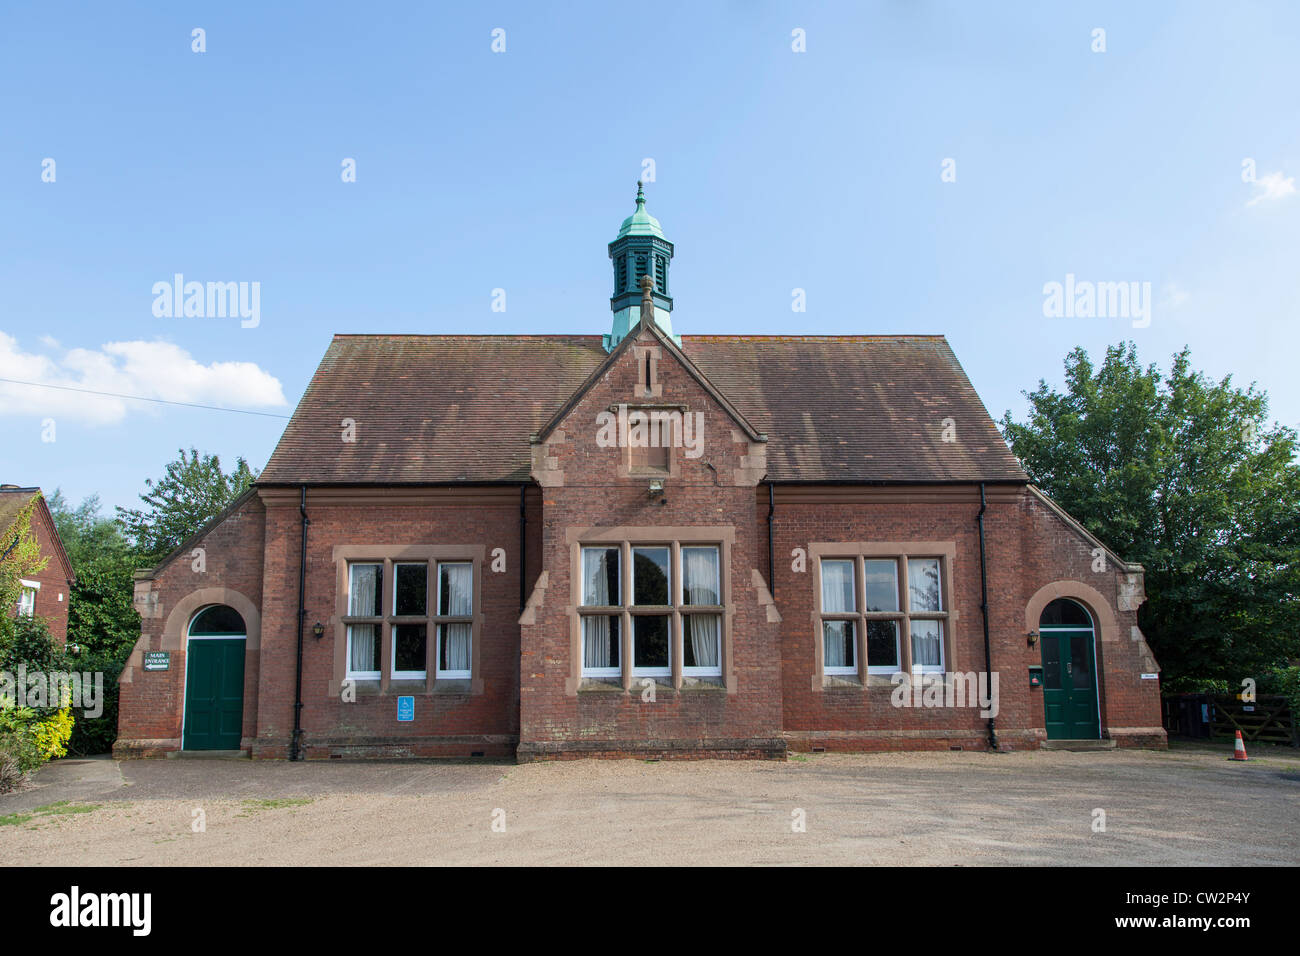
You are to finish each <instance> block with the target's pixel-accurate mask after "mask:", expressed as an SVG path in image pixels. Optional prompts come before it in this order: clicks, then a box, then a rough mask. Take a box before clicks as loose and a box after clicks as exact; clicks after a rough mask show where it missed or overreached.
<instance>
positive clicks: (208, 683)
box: [181, 637, 244, 750]
mask: <svg viewBox="0 0 1300 956" xmlns="http://www.w3.org/2000/svg"><path fill="white" fill-rule="evenodd" d="M243 723H244V639H243V638H242V637H239V638H204V639H202V640H191V641H190V642H189V647H188V650H187V652H186V655H185V735H184V740H183V742H182V744H181V748H182V749H183V750H238V749H239V738H240V732H241V730H242V728H243Z"/></svg>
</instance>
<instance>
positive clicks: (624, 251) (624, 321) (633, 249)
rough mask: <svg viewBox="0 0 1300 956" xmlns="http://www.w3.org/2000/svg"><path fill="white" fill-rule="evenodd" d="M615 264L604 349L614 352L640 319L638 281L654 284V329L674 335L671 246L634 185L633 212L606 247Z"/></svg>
mask: <svg viewBox="0 0 1300 956" xmlns="http://www.w3.org/2000/svg"><path fill="white" fill-rule="evenodd" d="M609 257H610V259H611V260H613V263H614V294H613V295H612V296H610V300H609V307H610V310H611V311H612V312H613V313H614V317H613V324H612V325H611V327H610V332H609V334H608V335H606V336H605V337H604V343H605V348H607V349H611V350H612V349H613V348H614V347H615V346H616V345H618V343H619V342H620V341H622V340H623V339H624V338H625V337H626V336H627V333H628V332H629V331H631V329H632V327H633V326H634V325H636V323H637V322H638V321H639V320H640V318H641V308H640V306H641V279H642V277H643V276H650V277H651V279H652V280H653V287H652V290H651V298H652V299H653V301H654V322H655V325H657V326H659V328H660V329H661V330H662V331H663V332H665V333H667V334H668V335H670V336H672V337H673V338H674V339H677V336H675V335H673V327H672V311H673V300H672V298H671V297H670V296H669V295H668V271H669V264H670V263H671V261H672V258H673V244H672V243H671V242H669V241H668V240H667V239H666V238H665V237H664V233H663V230H662V229H661V228H660V227H659V220H658V219H656V218H655V217H654V216H652V215H650V214H649V213H648V212H646V208H645V192H644V190H643V188H642V185H641V183H637V184H636V212H634V213H633V214H632V215H630V216H628V217H627V218H626V219H624V220H623V225H622V227H621V228H620V229H619V230H618V235H617V236H616V237H615V238H614V241H613V242H611V243H610V244H609Z"/></svg>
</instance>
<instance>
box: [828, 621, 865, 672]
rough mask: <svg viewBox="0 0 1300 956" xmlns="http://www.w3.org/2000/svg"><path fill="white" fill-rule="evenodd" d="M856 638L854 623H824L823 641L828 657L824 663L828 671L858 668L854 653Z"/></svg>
mask: <svg viewBox="0 0 1300 956" xmlns="http://www.w3.org/2000/svg"><path fill="white" fill-rule="evenodd" d="M856 637H857V634H856V632H855V630H854V627H853V622H852V621H823V622H822V640H823V644H824V649H825V655H826V656H825V659H824V661H823V663H824V665H825V667H826V668H827V669H829V668H833V667H850V668H856V667H857V655H856V654H855V653H854V651H855V646H854V645H855V643H856V641H855V638H856Z"/></svg>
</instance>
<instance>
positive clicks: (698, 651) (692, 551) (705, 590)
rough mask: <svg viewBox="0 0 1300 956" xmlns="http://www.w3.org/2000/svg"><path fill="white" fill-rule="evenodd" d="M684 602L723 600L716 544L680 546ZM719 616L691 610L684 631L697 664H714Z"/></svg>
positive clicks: (692, 603) (701, 602)
mask: <svg viewBox="0 0 1300 956" xmlns="http://www.w3.org/2000/svg"><path fill="white" fill-rule="evenodd" d="M682 564H683V568H682V570H683V573H684V583H685V585H686V603H687V604H688V605H697V606H698V605H706V606H707V605H717V604H721V603H722V596H721V594H719V593H718V592H719V587H718V585H719V583H720V578H719V568H718V549H717V548H682ZM721 629H722V620H721V618H720V617H719V616H718V615H717V614H691V615H689V624H688V626H687V631H688V633H689V634H690V637H691V652H692V654H693V655H694V657H695V666H696V667H717V666H718V651H719V644H720V642H719V640H718V638H719V636H720V632H721Z"/></svg>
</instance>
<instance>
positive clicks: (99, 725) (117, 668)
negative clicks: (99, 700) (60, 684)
mask: <svg viewBox="0 0 1300 956" xmlns="http://www.w3.org/2000/svg"><path fill="white" fill-rule="evenodd" d="M130 653H131V651H130V648H128V649H127V650H126V652H125V653H123V652H117V653H98V654H96V653H86V652H83V653H82V654H81V655H80V656H79V657H75V658H73V660H74V661H75V662H76V665H75V666H76V668H77V670H79V671H84V672H89V673H95V672H101V673H103V675H104V712H103V713H102V714H100V715H99V716H98V717H87V716H86V715H85V714H81V715H78V717H77V723H76V724H75V725H74V726H73V728H72V739H71V740H70V741H69V743H68V752H69V753H71V754H72V755H73V756H76V757H88V756H90V755H91V754H106V753H111V752H112V750H113V741H115V740H117V693H118V686H117V679H118V677H119V676H120V675H121V673H122V668H123V667H125V666H126V659H127V657H129V656H130Z"/></svg>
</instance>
